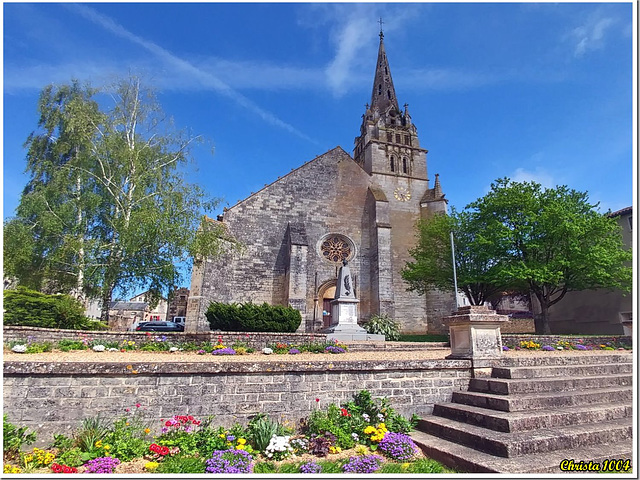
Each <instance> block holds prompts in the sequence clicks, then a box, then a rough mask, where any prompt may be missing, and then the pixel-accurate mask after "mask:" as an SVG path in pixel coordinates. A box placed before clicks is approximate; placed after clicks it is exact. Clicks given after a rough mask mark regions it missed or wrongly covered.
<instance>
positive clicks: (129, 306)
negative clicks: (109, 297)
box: [109, 302, 148, 312]
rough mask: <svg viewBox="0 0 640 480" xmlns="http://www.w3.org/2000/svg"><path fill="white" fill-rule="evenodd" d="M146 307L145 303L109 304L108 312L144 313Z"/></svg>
mask: <svg viewBox="0 0 640 480" xmlns="http://www.w3.org/2000/svg"><path fill="white" fill-rule="evenodd" d="M147 307H148V304H147V303H146V302H109V310H136V311H140V312H144V311H145V310H146V309H147Z"/></svg>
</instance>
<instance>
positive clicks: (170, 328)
mask: <svg viewBox="0 0 640 480" xmlns="http://www.w3.org/2000/svg"><path fill="white" fill-rule="evenodd" d="M136 332H184V325H181V324H179V323H175V322H144V323H141V324H140V325H138V326H137V327H136Z"/></svg>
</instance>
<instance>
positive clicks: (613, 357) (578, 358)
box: [498, 351, 633, 367]
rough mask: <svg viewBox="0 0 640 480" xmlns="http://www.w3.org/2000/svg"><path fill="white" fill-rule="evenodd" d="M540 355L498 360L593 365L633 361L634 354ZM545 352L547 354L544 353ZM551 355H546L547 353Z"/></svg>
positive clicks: (501, 363)
mask: <svg viewBox="0 0 640 480" xmlns="http://www.w3.org/2000/svg"><path fill="white" fill-rule="evenodd" d="M536 353H538V355H535V356H534V355H532V356H527V355H523V356H512V357H509V356H505V355H503V356H502V358H500V361H499V362H498V365H499V366H500V367H542V366H552V365H592V364H605V363H633V354H632V353H631V352H630V351H624V352H619V353H618V352H615V353H609V352H607V353H601V351H597V352H596V351H594V352H589V353H586V352H579V353H576V354H567V353H564V352H563V353H558V354H554V353H553V352H536ZM543 353H544V354H545V355H543ZM547 353H548V354H549V355H546V354H547Z"/></svg>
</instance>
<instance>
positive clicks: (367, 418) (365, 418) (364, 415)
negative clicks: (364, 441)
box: [362, 413, 370, 422]
mask: <svg viewBox="0 0 640 480" xmlns="http://www.w3.org/2000/svg"><path fill="white" fill-rule="evenodd" d="M362 418H364V420H365V421H367V422H368V421H369V420H370V419H369V415H367V414H366V413H363V414H362Z"/></svg>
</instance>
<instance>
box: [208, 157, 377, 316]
mask: <svg viewBox="0 0 640 480" xmlns="http://www.w3.org/2000/svg"><path fill="white" fill-rule="evenodd" d="M369 182H370V180H369V176H368V175H367V174H366V173H365V172H364V171H363V170H362V169H361V168H360V167H359V166H358V165H357V164H356V163H355V162H354V161H353V160H352V159H351V157H350V156H349V155H348V154H346V153H345V152H344V151H343V150H342V149H339V148H336V149H334V150H331V151H329V152H327V153H326V154H324V155H322V156H320V157H317V158H316V159H314V160H312V161H311V162H308V163H306V164H305V165H303V166H302V167H300V168H298V169H296V170H294V171H293V172H291V173H290V174H288V175H287V176H285V177H283V178H281V179H280V180H278V181H276V182H274V183H273V184H271V185H269V186H267V187H265V188H264V189H262V190H261V191H259V192H257V193H256V194H254V195H252V196H251V197H249V198H247V199H246V200H244V201H242V202H240V203H238V204H237V205H235V206H234V207H232V208H230V209H229V210H227V211H226V212H225V215H224V223H225V224H226V225H227V226H228V228H229V231H230V232H231V233H232V234H233V235H234V236H235V237H236V238H237V239H238V240H239V241H240V242H242V243H243V244H244V245H245V250H244V252H243V253H242V254H234V255H233V256H227V257H223V258H220V259H217V260H213V261H209V262H208V263H207V267H206V269H207V271H206V272H205V274H204V275H203V279H202V297H203V301H202V307H201V311H202V314H201V318H202V315H203V314H204V311H206V308H207V306H208V304H209V303H210V302H211V301H214V300H215V301H224V302H246V301H252V302H254V303H262V302H267V303H270V304H287V303H288V302H289V298H288V292H290V291H291V290H295V285H291V284H290V283H289V280H290V279H291V278H294V279H295V278H297V277H299V275H300V274H301V272H300V271H297V272H294V275H291V274H290V272H289V271H288V269H289V265H290V261H289V260H290V259H289V255H290V251H291V247H290V245H289V239H288V235H287V228H288V225H289V224H290V223H291V224H294V223H295V224H297V225H300V224H302V225H304V229H305V233H306V238H307V243H308V245H307V246H306V248H302V249H301V248H300V247H301V246H300V245H294V252H295V253H294V254H295V255H299V254H300V252H301V251H303V252H306V256H307V258H306V259H305V261H304V262H301V261H298V262H296V264H297V265H304V268H305V269H306V272H305V274H306V287H305V289H306V292H307V293H306V298H305V300H306V303H305V304H304V305H295V307H296V308H299V309H300V310H301V311H302V313H303V327H305V328H309V327H312V324H313V320H314V318H315V320H316V324H315V326H314V327H315V328H318V327H319V326H321V325H322V323H321V322H322V299H319V306H316V305H315V304H314V296H315V295H316V292H317V287H319V286H320V285H322V284H323V283H324V282H327V281H330V280H332V279H335V276H336V271H337V265H336V264H333V263H330V262H328V261H327V260H325V259H323V258H321V257H320V255H319V254H318V245H319V242H320V241H321V239H322V238H323V237H324V236H326V235H327V234H330V233H334V234H340V235H344V236H347V237H348V238H349V239H350V240H351V241H352V242H353V243H354V245H355V249H356V256H355V258H354V259H353V261H352V262H351V263H350V266H351V270H352V272H353V274H354V280H355V282H356V286H357V292H358V296H359V298H360V300H361V304H360V308H361V313H365V314H366V313H367V312H368V311H369V308H370V307H369V305H370V294H369V292H368V289H369V283H370V272H369V263H368V262H369V231H368V223H369V212H368V211H367V210H366V208H365V201H366V198H367V189H368V187H369ZM303 247H304V246H303ZM293 263H294V262H291V264H293ZM316 274H317V277H316ZM299 283H301V282H299Z"/></svg>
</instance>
